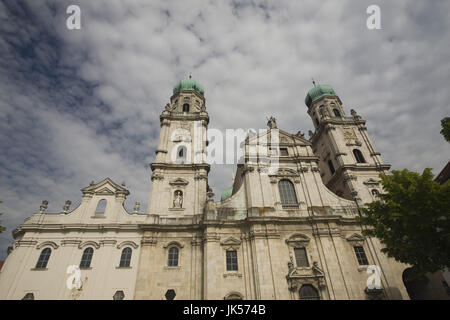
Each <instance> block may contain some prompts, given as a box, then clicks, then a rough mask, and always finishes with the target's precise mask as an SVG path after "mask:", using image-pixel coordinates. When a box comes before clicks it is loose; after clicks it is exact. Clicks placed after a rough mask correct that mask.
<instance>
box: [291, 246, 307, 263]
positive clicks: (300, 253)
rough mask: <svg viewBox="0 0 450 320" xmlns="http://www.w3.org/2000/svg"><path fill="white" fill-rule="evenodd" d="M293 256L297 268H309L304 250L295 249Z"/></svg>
mask: <svg viewBox="0 0 450 320" xmlns="http://www.w3.org/2000/svg"><path fill="white" fill-rule="evenodd" d="M294 255H295V261H296V262H297V267H309V263H308V257H307V256H306V249H305V248H295V249H294Z"/></svg>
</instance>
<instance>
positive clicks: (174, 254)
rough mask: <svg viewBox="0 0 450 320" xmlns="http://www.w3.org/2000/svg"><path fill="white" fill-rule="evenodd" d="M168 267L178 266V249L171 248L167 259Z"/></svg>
mask: <svg viewBox="0 0 450 320" xmlns="http://www.w3.org/2000/svg"><path fill="white" fill-rule="evenodd" d="M167 265H168V266H169V267H177V266H178V248H176V247H172V248H170V250H169V259H168V262H167Z"/></svg>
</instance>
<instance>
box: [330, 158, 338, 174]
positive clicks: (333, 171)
mask: <svg viewBox="0 0 450 320" xmlns="http://www.w3.org/2000/svg"><path fill="white" fill-rule="evenodd" d="M328 167H330V171H331V174H332V175H333V174H334V173H335V172H336V170H334V166H333V162H332V161H331V160H328Z"/></svg>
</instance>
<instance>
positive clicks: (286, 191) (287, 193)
mask: <svg viewBox="0 0 450 320" xmlns="http://www.w3.org/2000/svg"><path fill="white" fill-rule="evenodd" d="M278 191H279V192H280V198H281V205H282V206H283V207H297V206H298V202H297V196H296V194H295V188H294V184H293V183H292V182H291V181H289V180H287V179H283V180H280V182H278Z"/></svg>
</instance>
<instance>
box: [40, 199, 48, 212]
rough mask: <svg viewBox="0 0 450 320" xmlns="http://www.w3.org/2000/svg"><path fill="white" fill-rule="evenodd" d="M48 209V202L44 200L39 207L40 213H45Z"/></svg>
mask: <svg viewBox="0 0 450 320" xmlns="http://www.w3.org/2000/svg"><path fill="white" fill-rule="evenodd" d="M47 207H48V200H43V201H42V203H41V206H40V207H39V213H44V211H45V210H47Z"/></svg>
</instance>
